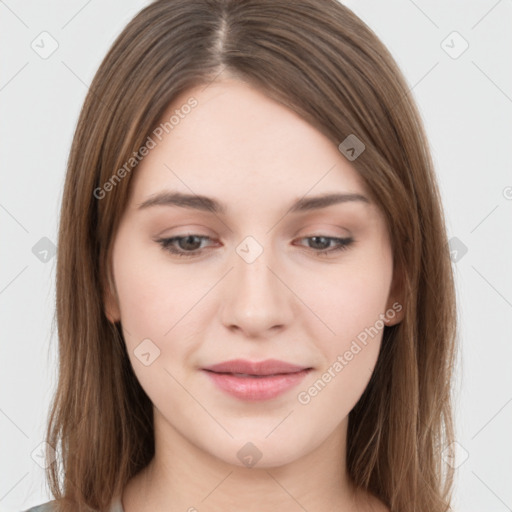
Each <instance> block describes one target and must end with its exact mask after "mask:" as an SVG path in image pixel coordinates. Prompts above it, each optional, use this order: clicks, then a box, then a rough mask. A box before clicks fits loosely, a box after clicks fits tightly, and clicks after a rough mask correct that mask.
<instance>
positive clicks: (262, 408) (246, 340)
mask: <svg viewBox="0 0 512 512" xmlns="http://www.w3.org/2000/svg"><path fill="white" fill-rule="evenodd" d="M192 97H193V98H194V99H195V101H194V100H191V98H192ZM187 102H188V103H187ZM196 102H197V103H196ZM184 105H194V106H193V107H190V108H188V107H184ZM176 110H178V112H175V111H176ZM173 114H174V115H175V117H174V118H173V122H172V123H173V124H172V126H173V127H172V129H169V126H171V124H168V125H167V131H168V132H169V133H168V134H167V133H166V132H165V130H162V129H160V130H159V131H158V132H154V133H158V134H159V136H156V135H152V136H151V137H152V141H153V142H150V143H149V144H148V148H149V146H151V148H150V149H149V151H148V154H147V155H146V156H145V157H144V159H143V160H142V161H141V163H140V164H139V166H138V167H137V168H136V169H135V170H134V171H133V172H134V175H133V177H132V179H133V180H134V181H133V182H132V183H131V186H132V187H133V188H132V189H131V196H130V201H129V204H128V207H127V209H126V211H125V213H124V216H123V218H122V221H121V224H120V227H119V230H118V232H117V233H116V238H115V240H114V246H113V253H112V254H113V256H112V270H113V277H114V282H115V288H116V290H115V295H113V296H110V297H107V301H106V311H107V315H108V317H109V318H110V319H111V320H112V321H115V320H120V321H121V324H122V327H123V333H124V338H125V341H126V345H127V350H128V354H129V356H130V360H131V364H132V366H133V370H134V372H135V374H136V376H137V378H138V380H139V382H140V384H141V386H142V387H143V388H144V390H145V392H146V393H147V395H148V396H149V398H150V399H151V401H152V402H153V404H154V407H155V422H156V423H155V424H157V423H158V424H159V425H160V427H161V429H162V430H163V431H165V430H166V429H167V430H168V431H171V430H172V431H173V432H174V433H176V432H177V433H178V434H179V435H180V436H182V437H183V438H184V440H186V441H188V442H190V443H192V444H193V445H194V446H196V447H198V448H200V449H201V450H202V451H204V452H206V453H209V454H211V455H214V456H215V457H217V458H219V459H221V460H223V461H225V462H228V463H231V464H236V465H239V466H241V465H248V462H247V461H248V459H244V457H245V456H247V455H249V456H253V459H259V457H261V459H259V461H258V462H257V463H258V466H259V467H266V466H277V465H282V464H286V463H289V462H291V461H293V460H295V459H298V458H299V457H301V456H304V455H306V454H308V453H310V452H312V451H313V450H315V448H318V447H319V446H320V445H321V444H322V443H323V442H324V441H325V440H326V439H328V438H329V437H330V436H331V435H333V434H336V432H340V431H341V430H340V429H342V427H343V426H346V422H347V417H348V414H349V412H350V410H351V409H352V408H353V407H354V405H355V404H356V402H357V401H358V399H359V398H360V396H361V395H362V393H363V391H364V389H365V388H366V386H367V384H368V381H369V379H370V376H371V374H372V372H373V370H374V367H375V364H376V361H377V356H378V353H379V348H380V343H381V338H382V330H383V325H384V323H383V319H384V320H386V321H387V325H391V324H393V323H396V322H398V321H399V320H400V318H401V314H400V309H401V304H398V303H397V302H395V301H396V300H397V297H396V296H395V295H394V294H391V293H390V292H391V291H392V285H393V258H392V251H391V247H390V241H389V238H388V234H387V230H386V226H385V221H384V218H383V216H382V214H381V213H380V211H379V210H378V209H377V207H376V205H375V204H373V203H372V202H370V198H369V196H368V194H367V191H366V190H365V188H364V186H363V183H362V181H361V180H360V179H359V177H358V174H357V173H356V171H355V170H354V168H353V167H352V166H351V164H350V163H349V162H348V161H347V160H346V159H345V157H344V156H343V155H342V154H341V153H340V151H339V150H338V148H337V147H336V146H335V145H334V144H333V143H332V142H330V141H329V140H328V139H327V138H326V137H325V136H324V135H322V134H321V133H320V132H319V131H317V130H316V129H315V128H313V127H312V126H311V125H309V124H308V123H306V122H305V121H303V120H302V119H301V118H300V117H298V116H297V115H296V114H295V113H293V112H292V111H290V110H288V109H287V108H285V107H283V106H282V105H280V104H278V103H276V102H274V101H273V100H271V99H269V98H267V97H266V96H264V95H263V94H262V93H260V92H258V91H257V90H255V89H253V88H251V87H249V86H248V85H247V84H245V83H242V82H238V81H234V80H225V81H221V82H215V83H213V84H211V85H210V86H208V87H207V88H206V89H204V86H203V87H199V88H196V89H193V90H190V91H188V92H186V93H184V94H183V95H182V96H181V97H179V98H178V99H177V100H176V101H175V103H174V104H173V105H172V107H171V108H169V110H168V112H167V113H166V115H165V116H164V119H163V122H165V121H168V120H169V118H171V116H172V115H173ZM162 132H163V136H162ZM346 135H348V134H345V135H343V136H342V135H341V134H340V142H341V141H342V140H343V139H344V138H345V136H346ZM160 138H161V140H160ZM153 146H154V147H153ZM178 193H179V194H184V195H187V196H189V195H190V196H192V198H191V199H187V200H184V201H182V204H181V206H180V205H178V204H175V202H173V201H171V199H172V197H171V195H172V194H178ZM161 194H168V196H167V200H168V201H167V202H166V199H165V196H160V195H161ZM327 194H342V195H345V194H350V196H348V197H345V200H342V201H340V202H332V203H330V204H328V203H324V204H321V203H320V202H317V203H315V202H310V201H311V200H312V198H315V197H319V196H324V195H327ZM157 196H159V198H160V200H158V201H154V202H153V203H154V204H150V203H149V202H148V201H150V200H151V199H154V198H155V197H157ZM198 196H201V197H203V196H205V197H208V198H210V200H211V201H215V203H216V204H217V205H219V206H218V208H217V210H216V211H215V212H214V211H213V209H211V208H210V209H209V208H207V207H206V208H205V207H204V205H205V204H207V203H206V202H205V201H199V199H198ZM360 196H362V197H360ZM364 198H367V200H365V199H364ZM298 201H300V202H299V203H298V206H297V207H295V208H294V205H296V204H297V202H298ZM146 202H148V203H146ZM144 203H146V205H145V206H141V205H144ZM207 206H208V204H207ZM210 206H211V203H210ZM301 206H302V207H301ZM173 237H183V238H182V239H179V238H176V239H174V240H169V239H172V238H173ZM165 239H167V240H168V241H167V242H161V241H162V240H165ZM172 251H176V252H177V253H179V254H182V256H179V255H178V254H175V253H174V252H172ZM322 251H323V252H322ZM234 359H244V360H247V361H250V362H260V361H264V360H267V359H275V360H280V361H284V362H287V363H291V364H293V365H297V366H298V367H300V368H306V369H309V370H307V371H304V372H302V373H301V374H295V375H293V374H289V375H288V376H285V377H283V376H281V377H279V376H278V377H264V378H261V377H253V376H251V377H248V376H238V377H237V376H233V375H227V376H226V375H224V376H220V375H219V374H218V373H217V374H213V373H212V372H208V371H206V370H205V368H206V367H210V366H212V365H215V364H218V363H221V362H225V361H229V360H234ZM275 370H276V369H275V368H274V371H275ZM281 370H282V369H279V371H278V372H277V371H276V373H280V372H281ZM285 371H286V370H285ZM288 371H289V370H288ZM269 372H270V373H272V368H270V370H269ZM232 373H249V372H242V371H240V369H238V371H236V369H235V370H234V371H233V372H232ZM287 386H288V387H287ZM289 386H291V387H289ZM226 387H227V388H229V389H230V390H231V391H227V390H226V389H225V388H226ZM247 443H252V444H250V445H249V444H247ZM241 449H242V451H240V450H241Z"/></svg>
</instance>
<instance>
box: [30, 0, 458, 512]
mask: <svg viewBox="0 0 512 512" xmlns="http://www.w3.org/2000/svg"><path fill="white" fill-rule="evenodd" d="M60 222H61V225H60V232H59V244H58V255H57V322H58V328H59V358H60V378H59V383H58V389H57V391H56V395H55V399H54V403H53V406H52V410H51V414H50V418H49V424H48V432H47V442H48V443H49V445H50V446H51V447H53V448H55V449H56V450H57V452H58V455H59V457H58V459H57V460H56V461H55V462H54V463H52V464H50V465H49V467H48V480H49V483H50V490H51V492H52V494H53V496H54V497H55V500H52V501H51V502H49V503H47V504H44V505H41V506H40V507H39V508H38V507H35V508H33V509H31V510H32V511H34V512H35V511H36V510H39V511H42V510H52V511H53V510H55V511H57V510H58V511H67V510H70V511H71V510H73V511H77V510H78V511H82V510H91V509H93V510H101V511H108V510H110V511H118V512H120V511H124V512H141V511H146V510H147V511H149V510H151V511H155V510H168V511H174V510H189V511H193V510H199V511H201V510H223V511H225V510H259V511H261V510H280V511H288V510H290V511H291V510H299V509H300V508H302V509H304V510H308V511H315V510H344V511H370V510H373V511H386V510H387V511H392V512H402V511H404V512H405V511H410V510H416V511H425V512H426V511H429V512H441V511H446V510H448V509H449V507H450V496H451V486H452V479H453V470H452V469H451V467H450V466H448V465H446V466H445V465H444V464H443V460H444V458H445V455H446V453H447V450H449V449H450V443H451V442H452V441H453V438H454V428H453V422H452V410H451V396H450V390H451V382H452V381H451V378H452V377H451V369H452V366H453V362H454V358H455V352H456V345H455V338H456V337H455V332H456V330H455V328H456V324H455V318H456V315H455V297H454V286H453V276H452V270H451V264H450V259H449V253H448V249H447V247H446V232H445V225H444V219H443V213H442V207H441V202H440V197H439V192H438V188H437V184H436V179H435V174H434V171H433V166H432V162H431V159H430V155H429V151H428V144H427V141H426V138H425V134H424V129H423V127H422V123H421V120H420V116H419V114H418V112H417V110H416V107H415V105H414V103H413V101H412V99H411V97H410V95H409V94H408V88H407V84H406V82H405V80H404V78H403V76H402V74H401V73H400V71H399V70H398V68H397V65H396V64H395V62H394V61H393V59H392V57H391V56H390V54H389V53H388V51H387V50H386V49H385V47H384V46H383V44H382V43H381V42H380V41H379V40H378V38H377V37H376V36H375V34H374V33H373V32H372V31H371V30H370V29H369V28H368V27H367V26H366V25H365V24H364V23H363V22H362V21H361V20H360V19H358V18H357V17H356V16H355V15H354V14H353V13H352V12H351V11H350V10H349V9H347V8H346V7H344V6H342V5H341V4H339V3H338V2H336V1H335V0H322V1H315V0H300V1H294V2H290V1H285V0H278V1H270V0H250V1H243V2H236V1H234V0H157V1H156V2H154V3H152V4H151V5H149V6H148V7H146V8H145V9H143V10H142V11H141V12H140V13H139V14H138V15H137V16H136V17H135V18H134V19H133V20H132V21H131V22H130V23H129V25H128V26H127V27H126V28H125V30H124V31H123V32H122V34H121V35H120V36H119V37H118V39H117V40H116V41H115V43H114V45H113V46H112V48H111V50H110V51H109V53H108V55H107V56H106V58H105V59H104V61H103V63H102V64H101V66H100V68H99V70H98V72H97V74H96V76H95V78H94V80H93V82H92V84H91V87H90V92H89V94H88V96H87V98H86V101H85V104H84V107H83V109H82V112H81V115H80V119H79V122H78V126H77V129H76V133H75V137H74V140H73V145H72V149H71V155H70V159H69V163H68V171H67V178H66V184H65V189H64V195H63V204H62V212H61V220H60ZM49 457H50V454H49ZM59 473H61V474H62V476H60V474H59Z"/></svg>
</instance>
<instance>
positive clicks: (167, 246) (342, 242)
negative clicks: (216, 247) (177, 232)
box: [156, 234, 354, 258]
mask: <svg viewBox="0 0 512 512" xmlns="http://www.w3.org/2000/svg"><path fill="white" fill-rule="evenodd" d="M189 237H194V238H201V239H206V240H211V238H210V237H209V236H202V235H193V234H192V235H185V236H173V237H171V238H160V239H158V240H156V241H157V242H158V243H159V244H160V245H161V246H162V248H163V249H164V250H165V251H167V252H170V253H171V254H173V255H175V256H178V257H180V258H183V257H185V258H193V257H197V256H200V255H201V254H202V252H203V250H204V249H199V250H198V249H195V250H194V251H183V250H178V249H176V248H175V247H174V246H173V245H172V244H173V243H174V242H177V241H179V240H184V239H186V238H189ZM313 238H324V239H326V240H334V241H335V242H338V243H339V245H338V246H337V247H334V248H331V249H321V250H315V249H312V250H313V251H314V252H315V253H316V255H317V256H328V255H329V254H332V253H335V252H340V251H344V250H346V249H348V247H349V246H350V245H351V244H352V243H353V242H354V239H353V238H352V237H347V238H338V237H334V236H324V235H312V236H307V237H302V238H301V239H300V240H311V239H313ZM310 249H311V248H310Z"/></svg>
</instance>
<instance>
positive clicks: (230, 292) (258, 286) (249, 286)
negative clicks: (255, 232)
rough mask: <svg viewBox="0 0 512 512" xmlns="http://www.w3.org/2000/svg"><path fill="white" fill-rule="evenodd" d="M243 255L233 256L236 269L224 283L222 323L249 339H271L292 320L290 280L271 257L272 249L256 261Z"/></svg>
mask: <svg viewBox="0 0 512 512" xmlns="http://www.w3.org/2000/svg"><path fill="white" fill-rule="evenodd" d="M252 250H254V247H252ZM240 254H243V253H242V252H240V253H235V254H234V255H233V259H232V261H233V266H234V268H233V270H232V271H231V272H230V273H229V275H228V276H227V279H226V281H225V284H224V286H225V288H224V290H223V295H224V298H225V300H223V306H222V312H221V319H222V322H223V324H224V325H225V326H226V327H227V328H228V329H230V330H232V331H237V330H238V331H240V332H241V333H243V335H244V336H246V337H251V338H255V337H258V338H264V337H268V336H271V335H272V334H273V333H276V332H278V331H280V330H282V329H284V328H285V327H286V326H287V325H289V324H290V322H291V320H292V318H293V300H294V299H293V297H294V295H293V292H292V291H291V289H290V288H293V287H290V285H289V284H288V283H287V280H289V279H290V277H289V275H287V274H286V272H284V271H283V270H282V266H281V265H279V264H278V263H277V260H276V259H275V258H273V257H272V254H271V249H270V248H264V250H263V252H262V253H261V254H259V255H257V256H256V257H255V259H254V260H253V261H251V259H252V258H251V257H248V258H247V257H246V255H243V257H242V256H240ZM287 278H288V279H287Z"/></svg>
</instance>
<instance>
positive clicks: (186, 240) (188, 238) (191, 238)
mask: <svg viewBox="0 0 512 512" xmlns="http://www.w3.org/2000/svg"><path fill="white" fill-rule="evenodd" d="M194 238H196V237H195V236H193V235H189V236H187V237H186V238H183V239H182V240H181V241H182V243H184V244H185V246H187V245H189V244H190V243H191V244H192V245H194V242H193V240H194ZM195 245H197V242H196V244H195ZM182 248H184V249H196V247H190V246H188V247H182Z"/></svg>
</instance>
